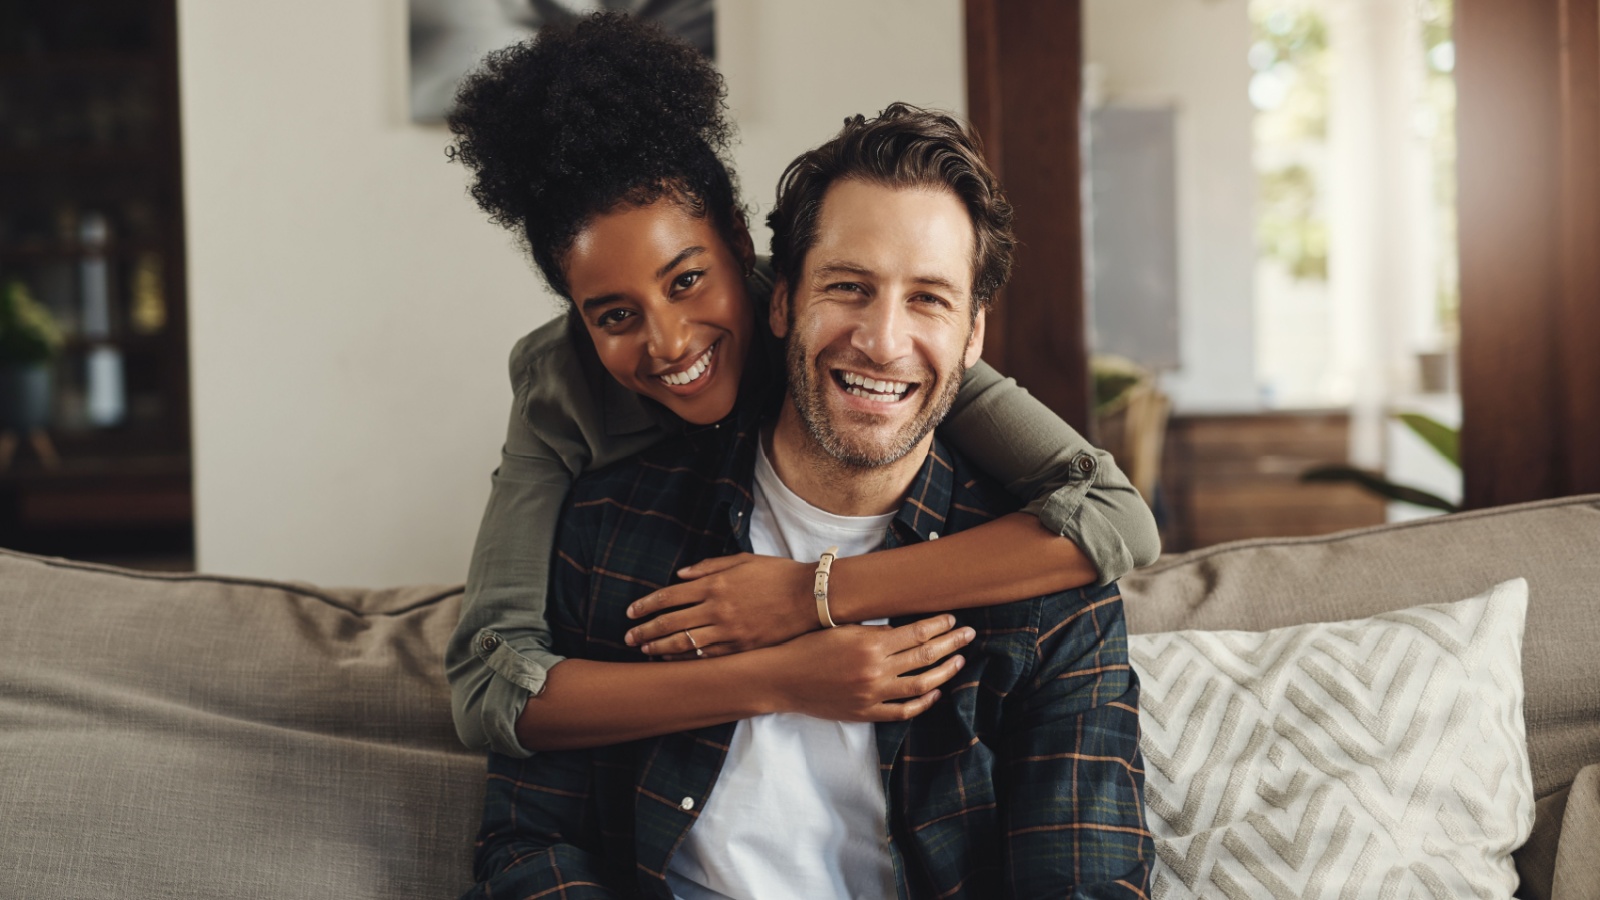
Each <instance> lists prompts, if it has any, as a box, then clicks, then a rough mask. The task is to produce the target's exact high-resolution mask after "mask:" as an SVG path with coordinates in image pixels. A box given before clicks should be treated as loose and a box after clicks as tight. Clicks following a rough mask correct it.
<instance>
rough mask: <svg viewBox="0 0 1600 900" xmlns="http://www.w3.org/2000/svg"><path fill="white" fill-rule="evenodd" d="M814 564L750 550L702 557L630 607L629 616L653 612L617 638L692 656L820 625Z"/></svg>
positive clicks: (766, 642)
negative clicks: (674, 580) (677, 580)
mask: <svg viewBox="0 0 1600 900" xmlns="http://www.w3.org/2000/svg"><path fill="white" fill-rule="evenodd" d="M815 571H816V564H815V563H803V562H796V561H794V560H792V559H780V558H778V557H775V556H756V555H755V554H753V553H739V554H736V555H734V556H719V557H716V558H714V559H708V560H704V561H702V562H699V563H696V564H694V565H692V566H688V567H686V568H683V569H679V570H678V576H679V577H681V578H684V579H686V580H685V581H683V582H681V583H679V584H674V585H671V586H669V587H664V588H662V589H661V590H659V591H656V592H655V593H652V594H648V595H646V596H644V597H641V598H639V599H638V600H636V601H635V602H634V603H633V605H632V606H630V607H628V617H629V618H633V619H643V618H646V617H648V616H652V615H655V618H654V619H651V620H650V621H648V622H645V623H643V624H640V625H637V626H635V627H634V628H632V629H630V630H629V631H628V633H627V635H626V636H625V637H624V638H623V640H625V641H627V643H628V646H630V647H638V648H639V649H640V650H642V651H644V652H645V653H648V654H650V655H651V656H665V657H667V658H669V659H683V658H693V657H695V656H696V655H697V654H696V653H695V650H696V648H698V649H699V650H701V651H704V652H703V653H702V654H699V655H703V656H707V657H710V656H722V655H724V654H728V653H738V652H740V651H744V650H754V649H755V648H757V647H770V646H772V645H774V644H781V643H783V642H784V641H787V640H789V639H790V638H792V637H795V636H797V635H801V634H804V633H806V632H807V631H811V630H814V629H816V628H818V627H820V623H819V622H818V621H817V605H816V600H815V599H814V598H813V597H812V595H811V587H812V582H813V580H814V573H815ZM663 610H670V612H662V611H663ZM657 613H660V615H656V614H657ZM691 637H692V638H693V640H692V641H691Z"/></svg>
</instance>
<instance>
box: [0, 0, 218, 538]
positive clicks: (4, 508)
mask: <svg viewBox="0 0 1600 900" xmlns="http://www.w3.org/2000/svg"><path fill="white" fill-rule="evenodd" d="M5 25H6V27H5V32H4V34H0V97H4V98H5V99H6V101H7V103H8V104H10V105H14V106H16V107H17V108H16V110H15V113H16V114H17V115H21V116H25V117H27V118H26V122H27V123H30V124H31V127H30V128H28V129H27V130H24V129H23V128H21V127H20V126H19V127H17V128H10V127H8V128H7V129H5V130H4V131H3V132H0V223H3V224H0V231H3V233H4V234H5V235H6V239H5V240H4V241H3V242H0V276H4V277H6V278H11V277H17V278H21V279H23V280H24V281H25V282H26V283H28V285H29V287H30V288H31V289H32V292H33V294H34V296H35V297H36V298H39V299H40V300H41V301H42V302H44V303H45V304H46V305H47V307H48V308H52V309H55V310H56V311H57V312H58V315H62V316H63V318H64V319H66V320H68V321H64V322H63V324H64V325H65V326H69V327H76V326H75V325H74V323H73V322H72V321H70V320H72V319H75V318H77V317H76V316H74V315H72V314H71V313H70V312H69V310H75V309H77V308H79V307H80V306H81V305H82V303H81V299H82V298H81V297H80V296H78V295H77V291H78V288H76V287H67V286H65V285H75V284H76V283H77V282H76V277H74V278H73V279H70V280H69V279H65V278H62V277H61V273H60V272H59V271H52V270H59V269H60V268H61V267H63V266H65V267H69V268H75V266H76V264H77V263H78V262H79V261H81V260H84V259H86V258H92V257H96V256H100V257H104V258H105V259H106V260H107V261H108V262H109V264H110V265H109V266H108V270H109V271H108V275H109V277H110V278H111V279H112V283H111V285H110V289H111V299H112V323H111V324H112V328H113V333H112V334H111V335H110V336H108V337H107V338H105V339H93V340H90V339H86V338H84V337H83V336H82V335H81V334H72V333H70V332H69V334H68V336H67V339H66V341H65V344H64V347H63V355H62V357H61V359H60V360H59V362H58V364H57V366H56V368H55V376H56V377H55V390H56V391H57V396H56V400H55V412H56V413H57V415H58V416H63V417H67V418H65V419H62V420H61V421H58V422H57V424H56V426H54V427H51V428H47V429H46V430H45V433H46V434H47V435H48V436H49V438H50V444H51V446H53V449H54V454H53V455H55V456H58V457H59V463H58V464H57V465H54V466H47V465H46V464H45V460H43V459H41V458H40V454H41V453H43V454H44V455H45V456H50V455H52V454H51V453H50V452H49V451H50V449H51V448H50V447H44V448H43V449H42V450H41V448H40V447H36V446H34V445H33V443H32V442H30V441H27V440H23V441H21V442H20V443H19V444H18V446H17V450H16V454H15V456H14V457H13V458H12V460H11V462H10V465H9V466H8V467H7V468H5V469H4V470H0V546H7V547H14V548H17V549H23V550H28V551H30V552H36V553H48V554H53V555H62V556H90V555H99V556H112V555H117V554H128V553H135V554H139V553H155V554H158V555H162V556H163V557H173V558H177V557H182V556H184V555H185V554H192V552H193V519H194V512H193V498H192V488H191V484H192V473H191V471H190V457H189V374H188V314H187V308H186V307H187V286H186V284H185V280H184V274H185V267H184V223H183V185H182V168H181V157H182V145H181V140H180V123H179V102H178V49H177V28H178V23H177V4H176V0H50V2H48V3H27V4H20V5H13V6H12V7H11V8H8V11H7V14H6V23H5ZM106 103H117V104H124V105H122V106H119V107H116V108H115V109H114V110H113V111H112V113H111V114H110V115H109V116H108V115H107V113H106V111H105V108H104V106H103V105H104V104H106ZM90 104H97V106H96V107H94V108H91V106H90ZM18 121H19V122H21V121H23V120H18ZM9 124H10V123H9V120H8V125H9ZM24 135H26V136H27V138H28V143H27V144H26V145H22V144H20V143H19V142H18V140H19V138H21V137H23V136H24ZM90 211H95V212H99V213H102V214H104V215H105V216H106V217H107V219H108V224H109V226H110V236H109V238H110V239H109V240H108V241H107V242H106V243H105V244H103V245H95V246H84V245H83V244H82V243H80V242H78V241H76V240H73V239H71V237H70V236H68V235H70V234H75V233H76V229H75V227H74V228H71V229H70V230H69V231H67V232H65V233H64V232H63V231H62V230H61V229H68V227H69V226H68V225H67V224H66V223H68V222H70V221H71V220H73V219H78V218H80V217H81V216H82V215H83V214H86V213H88V212H90ZM58 234H61V235H62V236H63V237H67V239H65V240H63V239H59V238H58V237H57V235H58ZM147 255H151V256H157V257H159V258H160V260H161V297H162V303H163V306H164V311H165V321H164V323H163V325H162V328H161V330H159V331H157V332H155V333H153V334H140V333H136V332H134V331H132V330H131V327H130V325H131V322H132V321H133V320H132V319H131V318H130V314H131V310H130V308H129V306H128V304H129V303H130V302H131V301H132V299H133V298H134V297H135V296H136V288H135V285H134V283H133V281H132V279H133V278H134V277H135V273H136V272H137V269H138V267H137V265H136V263H137V261H138V260H139V258H140V257H144V256H147ZM74 276H76V273H74ZM98 346H110V347H115V348H118V349H119V350H120V351H121V353H122V363H123V366H122V368H123V372H122V379H121V381H122V388H121V390H122V395H123V399H124V401H125V409H126V414H127V419H126V421H125V422H124V423H123V424H120V425H117V426H115V427H110V428H91V427H88V426H87V425H82V424H77V423H78V421H79V420H81V419H82V417H83V415H84V410H83V406H84V405H85V403H86V401H85V399H84V398H85V395H86V394H87V393H88V392H89V391H90V388H89V385H88V382H89V380H90V379H91V377H93V376H92V373H90V371H89V366H87V365H86V364H85V363H86V360H87V358H88V356H89V352H90V351H91V350H92V349H93V348H95V347H98ZM100 387H102V386H101V385H96V389H99V388H100ZM62 421H64V422H67V423H68V424H70V425H71V427H66V426H63V425H62V424H61V422H62Z"/></svg>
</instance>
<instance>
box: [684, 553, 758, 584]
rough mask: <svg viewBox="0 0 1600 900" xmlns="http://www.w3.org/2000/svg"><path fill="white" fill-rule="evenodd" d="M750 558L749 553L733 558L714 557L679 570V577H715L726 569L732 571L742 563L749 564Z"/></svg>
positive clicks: (735, 555)
mask: <svg viewBox="0 0 1600 900" xmlns="http://www.w3.org/2000/svg"><path fill="white" fill-rule="evenodd" d="M750 556H751V554H749V553H735V554H733V555H732V556H713V557H712V558H710V559H702V560H700V561H699V562H697V563H695V564H694V565H692V566H684V567H683V568H681V569H679V570H678V577H679V578H690V579H694V578H704V577H705V576H707V575H714V574H716V573H717V572H721V571H722V570H724V569H731V568H733V567H734V566H737V565H739V564H741V563H744V562H748V561H749V559H750Z"/></svg>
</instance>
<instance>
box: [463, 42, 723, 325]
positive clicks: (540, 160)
mask: <svg viewBox="0 0 1600 900" xmlns="http://www.w3.org/2000/svg"><path fill="white" fill-rule="evenodd" d="M725 96H726V88H725V87H724V85H723V81H722V76H721V75H720V74H719V73H718V72H717V70H716V68H715V67H714V66H713V65H712V63H711V61H710V60H709V59H707V58H706V57H705V56H704V55H703V54H701V53H700V52H699V51H697V50H695V49H694V48H693V47H691V46H689V45H688V44H686V43H684V42H682V41H680V40H677V39H675V38H673V37H672V36H670V35H668V34H666V33H665V32H663V31H662V30H660V29H659V28H657V27H656V26H654V25H652V24H650V23H648V22H644V21H640V20H638V19H634V18H632V17H630V16H627V15H625V14H622V13H599V14H595V15H590V16H583V17H580V18H576V19H572V20H567V21H563V22H556V23H552V24H549V25H546V26H544V27H543V28H542V29H541V30H540V31H539V33H538V35H536V36H535V37H534V38H532V39H531V40H528V41H524V42H523V43H520V44H515V45H513V46H510V47H506V48H505V49H503V50H497V51H495V52H493V53H491V54H489V55H488V56H487V57H486V58H485V59H484V60H483V62H482V64H481V65H480V66H479V67H478V68H477V69H476V70H475V71H473V72H472V73H471V74H470V75H468V76H467V78H466V79H465V81H463V82H462V85H461V87H460V90H459V91H458V92H457V95H456V106H455V109H454V111H453V112H451V114H450V116H449V125H450V130H451V132H452V133H453V134H454V135H455V141H454V143H453V145H452V146H451V147H450V149H449V151H448V152H449V155H450V156H451V158H452V159H458V160H460V161H461V162H463V163H465V164H466V165H467V166H468V167H470V168H471V169H472V170H473V171H474V173H475V175H476V178H475V180H474V183H473V185H472V189H471V190H472V196H473V199H475V200H476V201H477V202H478V205H479V206H480V207H482V208H483V210H484V211H485V212H487V213H488V214H489V216H490V219H491V220H492V221H494V222H496V223H498V224H501V225H504V226H506V227H507V228H510V229H513V230H514V231H517V232H519V236H520V237H522V238H523V239H524V240H526V241H527V242H528V244H529V245H530V249H531V250H532V251H533V254H534V258H535V260H536V261H538V262H539V263H540V266H541V268H544V269H545V271H546V275H547V276H550V275H551V271H550V268H551V266H553V265H554V264H555V262H556V260H557V259H558V258H559V256H560V255H561V254H562V253H564V252H565V249H566V245H569V244H570V241H571V238H572V236H573V234H575V233H576V231H577V229H578V228H580V227H582V225H583V223H584V222H585V221H586V220H587V219H588V218H590V217H592V216H593V215H595V214H597V213H600V212H604V211H605V210H606V209H608V208H610V207H611V206H613V205H615V204H616V203H617V202H618V201H620V200H622V199H631V198H634V197H635V196H637V195H638V194H639V192H640V190H641V189H643V190H644V191H646V192H649V191H651V190H656V191H657V193H660V186H662V185H671V186H673V188H675V189H679V190H685V189H686V190H687V191H688V192H689V193H690V194H692V195H695V196H692V198H691V199H693V200H694V201H696V202H697V203H701V204H704V203H708V202H711V201H713V200H720V199H721V198H718V197H713V196H705V193H706V187H704V186H701V185H699V184H697V183H696V182H697V181H698V180H700V179H698V178H696V177H695V172H696V171H697V170H700V169H704V168H705V167H706V165H707V164H708V163H707V161H708V160H709V161H710V162H711V163H712V164H714V165H715V167H716V168H718V169H721V170H722V174H721V178H723V179H727V178H729V176H728V175H727V172H726V166H725V164H724V163H723V162H722V157H723V155H724V154H725V152H726V150H727V146H728V143H729V140H730V137H731V129H730V127H729V125H728V123H727V121H726V118H725V103H724V97H725ZM714 180H715V179H714ZM728 191H729V192H730V196H729V197H728V198H727V199H728V202H729V203H730V204H731V203H732V202H733V197H732V196H731V191H732V187H731V181H730V182H729V187H728ZM711 193H713V194H717V193H722V191H721V190H719V189H716V188H715V187H712V188H711ZM643 199H644V200H645V201H646V202H647V201H648V200H650V199H654V198H653V197H645V198H643ZM559 279H560V276H559V274H556V276H555V277H554V278H552V283H553V284H554V285H555V286H556V287H557V289H558V290H560V289H562V287H563V286H562V285H561V284H560V283H559ZM563 293H565V291H564V290H563Z"/></svg>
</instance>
